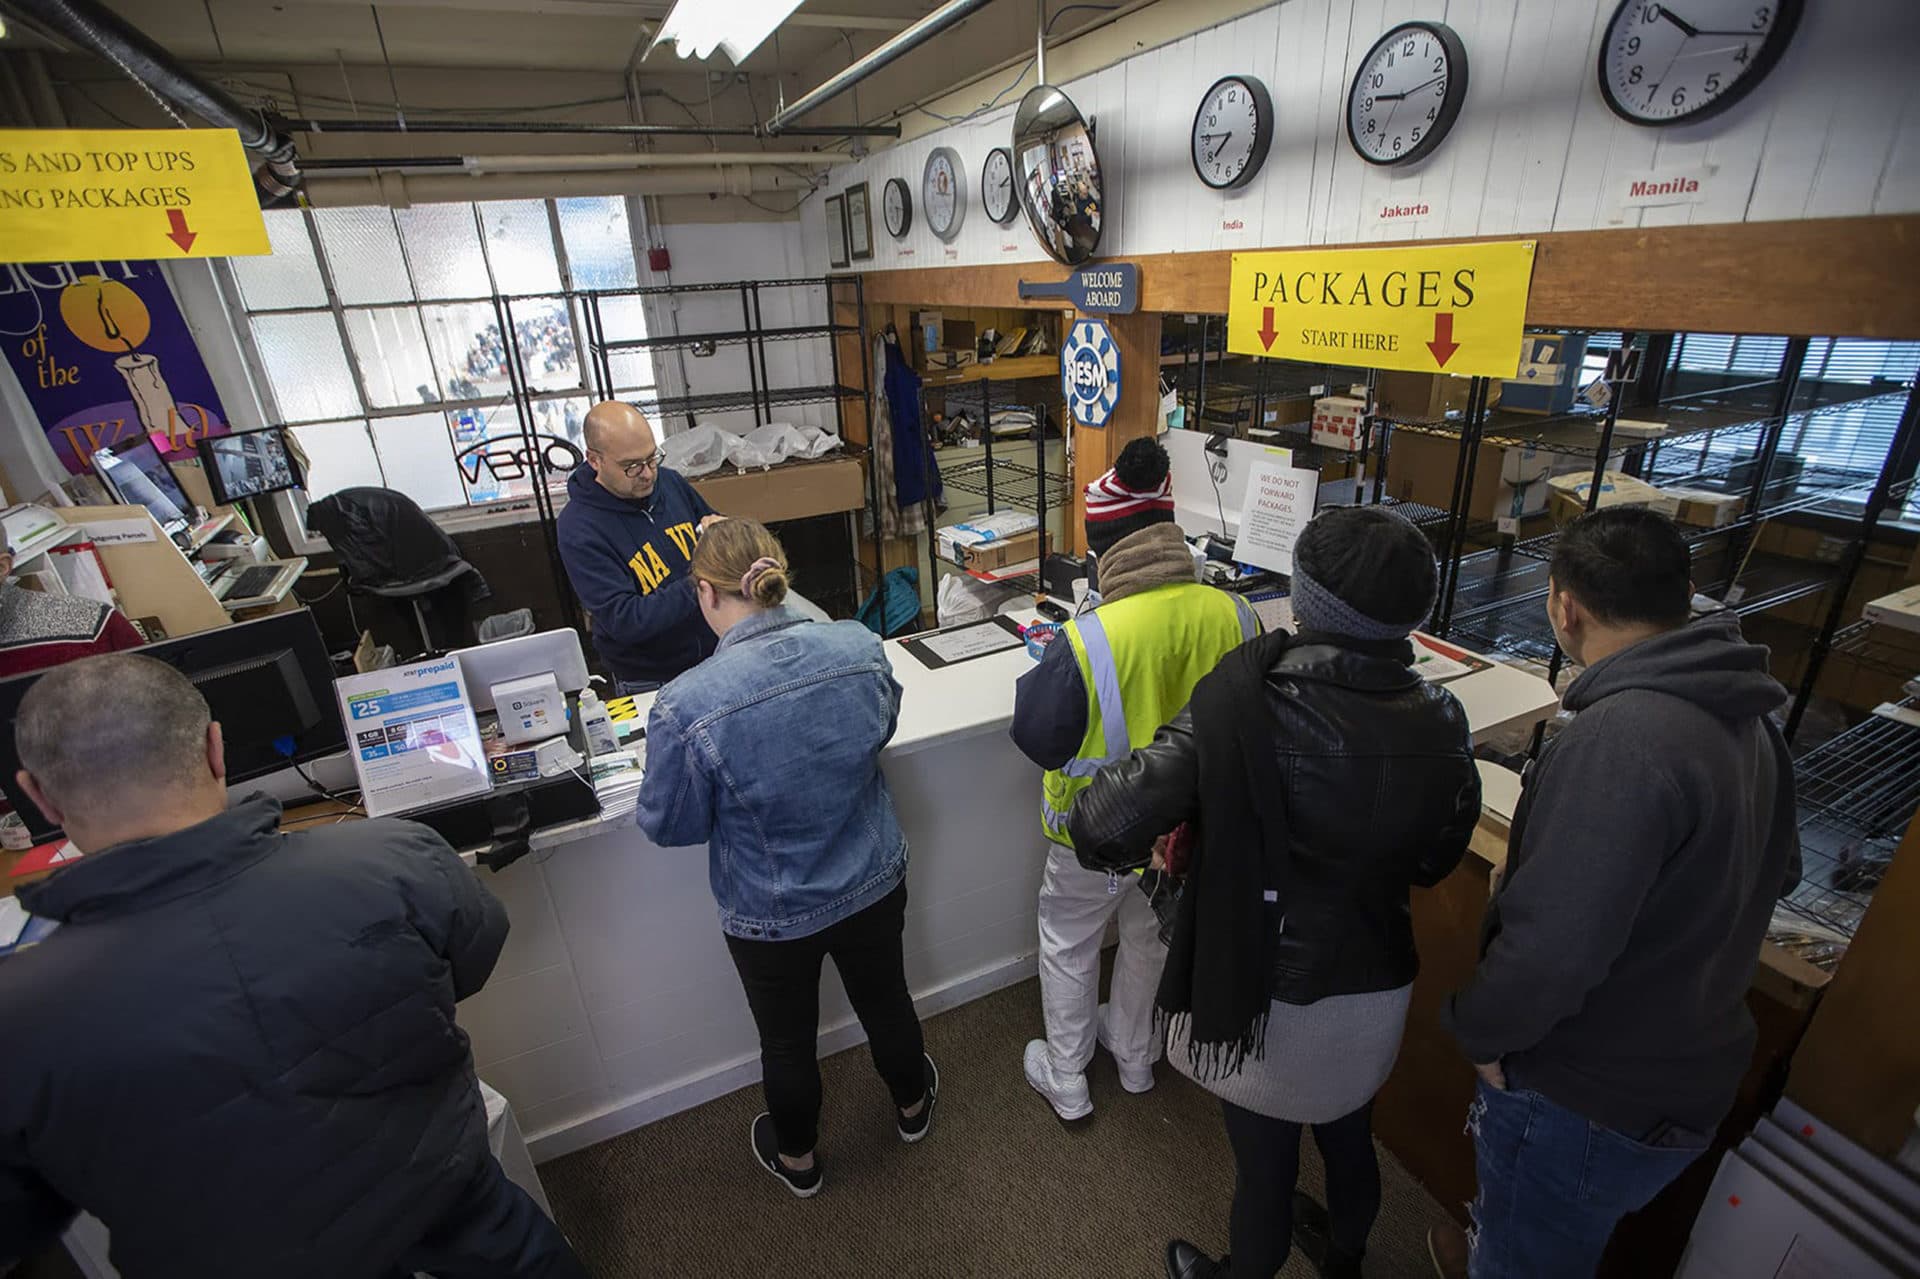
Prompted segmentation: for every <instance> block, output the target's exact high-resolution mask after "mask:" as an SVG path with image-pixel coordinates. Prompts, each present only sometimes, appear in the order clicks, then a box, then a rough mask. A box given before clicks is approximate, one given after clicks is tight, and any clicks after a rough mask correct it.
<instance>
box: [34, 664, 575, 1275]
mask: <svg viewBox="0 0 1920 1279" xmlns="http://www.w3.org/2000/svg"><path fill="white" fill-rule="evenodd" d="M15 733H16V739H17V741H18V745H19V752H20V760H21V763H22V764H24V765H25V771H24V772H23V773H22V774H21V782H22V784H23V785H24V786H25V788H26V789H27V791H28V792H29V793H30V794H31V796H32V797H33V799H34V801H35V802H36V803H37V804H39V806H40V808H41V809H42V810H43V811H44V812H45V813H46V814H47V816H49V817H51V818H53V819H54V820H55V821H59V822H61V823H62V824H64V825H65V827H66V830H67V834H68V836H69V837H70V838H71V839H72V840H73V841H74V844H75V845H76V846H77V847H79V848H81V849H83V850H85V851H86V854H87V855H86V856H85V857H83V858H81V859H80V860H79V861H77V862H73V863H71V864H70V865H68V866H66V867H65V868H63V869H61V870H59V871H56V872H55V873H54V875H53V877H52V878H50V879H48V880H47V881H46V882H44V883H41V884H36V885H33V886H31V887H29V888H25V889H22V890H21V892H20V900H21V903H22V904H23V905H24V906H25V907H26V908H27V909H28V910H29V911H30V912H32V913H33V914H35V915H39V916H44V917H48V918H51V919H55V920H58V921H59V922H60V927H59V928H58V929H57V930H56V931H55V932H54V933H53V934H52V935H51V936H49V937H47V938H46V939H45V940H44V941H42V942H41V943H40V944H39V945H37V946H34V947H32V948H30V949H26V950H22V951H18V952H15V953H14V954H13V955H11V956H9V957H7V958H4V959H0V1026H4V1027H5V1028H6V1029H5V1032H4V1033H5V1036H6V1048H5V1051H4V1052H0V1270H4V1269H6V1266H7V1264H8V1263H10V1262H12V1261H14V1260H16V1259H18V1258H19V1257H21V1256H23V1255H26V1254H28V1253H30V1252H32V1251H33V1250H35V1249H36V1248H38V1247H39V1246H41V1245H43V1244H44V1243H46V1242H47V1241H48V1240H49V1239H50V1238H51V1237H52V1236H53V1234H54V1233H55V1232H57V1231H58V1230H59V1229H60V1228H61V1227H62V1226H64V1225H65V1224H66V1222H67V1221H68V1220H69V1219H70V1218H71V1217H72V1216H73V1215H74V1213H75V1211H76V1210H79V1209H84V1210H86V1211H88V1212H91V1213H93V1214H94V1215H95V1216H97V1217H99V1218H100V1219H101V1220H102V1221H104V1222H105V1223H106V1226H107V1228H108V1230H109V1231H110V1232H111V1233H112V1239H113V1242H112V1259H113V1263H114V1266H115V1267H116V1268H117V1269H118V1270H119V1271H120V1273H121V1274H123V1275H126V1276H128V1279H149V1277H152V1276H159V1277H161V1279H170V1277H172V1276H179V1277H180V1279H258V1277H259V1276H264V1275H274V1276H279V1277H282V1279H362V1277H364V1279H387V1277H388V1276H392V1275H395V1274H411V1273H413V1272H414V1271H416V1270H425V1271H429V1272H431V1273H433V1274H435V1275H438V1276H441V1277H442V1279H481V1277H483V1276H501V1277H503V1279H504V1277H505V1276H509V1275H511V1276H527V1277H534V1276H540V1277H545V1279H576V1277H579V1276H584V1275H585V1273H586V1272H585V1270H584V1269H582V1268H581V1266H580V1263H579V1262H578V1260H577V1259H575V1257H574V1255H573V1253H572V1251H571V1249H569V1248H568V1246H567V1242H566V1240H565V1239H564V1238H563V1237H562V1236H561V1234H560V1232H559V1230H558V1228H557V1227H555V1226H554V1224H553V1223H552V1222H551V1221H550V1220H548V1219H547V1217H546V1216H545V1215H544V1214H543V1213H542V1212H541V1211H540V1209H539V1208H538V1207H537V1206H536V1205H535V1204H534V1202H533V1200H532V1199H530V1198H529V1197H528V1196H527V1195H526V1193H525V1192H523V1191H521V1190H520V1189H519V1188H518V1187H517V1186H515V1185H513V1184H512V1183H511V1182H510V1181H508V1180H507V1178H506V1175H505V1174H504V1173H503V1172H502V1171H501V1169H500V1165H499V1163H498V1161H496V1160H495V1159H494V1157H493V1156H492V1154H490V1153H489V1152H488V1149H487V1132H486V1112H485V1107H484V1106H483V1104H482V1102H481V1100H480V1093H479V1088H478V1085H477V1084H476V1083H475V1080H474V1074H473V1055H472V1053H471V1051H470V1050H469V1049H468V1046H467V1037H466V1035H465V1034H464V1033H463V1032H462V1031H461V1030H460V1028H459V1027H458V1026H457V1025H455V1024H454V1019H453V1006H454V1001H456V1000H458V999H462V998H464V997H465V996H467V995H469V994H471V993H473V992H474V991H476V990H478V989H479V988H480V986H481V984H482V983H484V982H485V981H486V979H487V975H488V974H489V973H490V972H492V971H493V965H494V961H495V960H496V959H498V958H499V955H500V947H501V945H502V943H503V942H505V940H506V936H507V916H506V911H505V910H504V909H502V907H501V906H500V903H499V902H497V901H495V900H494V899H493V897H492V896H491V895H490V894H488V892H487V891H486V890H485V889H484V888H482V887H480V884H479V881H478V880H477V879H476V878H475V877H474V873H473V871H471V870H470V869H468V868H467V867H466V866H465V865H463V864H462V863H461V861H460V859H459V858H458V857H457V856H455V855H454V853H453V850H451V849H450V848H448V847H447V846H446V844H445V843H444V842H443V841H442V840H441V839H440V837H439V836H438V835H435V834H434V833H433V832H432V831H430V830H428V829H427V828H426V827H424V826H417V825H414V824H413V823H411V822H400V821H363V822H346V823H342V824H338V825H333V826H327V827H323V828H321V829H318V830H313V831H306V832H303V833H300V834H292V835H285V834H281V833H280V830H279V826H280V805H279V803H278V801H276V800H273V799H271V798H268V797H267V796H264V795H255V796H252V797H251V798H248V799H246V800H243V801H241V802H240V803H239V804H237V805H235V806H234V807H232V808H229V807H227V787H226V767H225V758H224V751H223V748H222V743H221V737H220V725H219V724H218V723H215V722H211V720H210V717H209V715H208V713H207V704H206V702H205V701H204V700H202V698H201V697H200V694H199V691H198V690H196V689H195V688H194V687H193V685H192V684H191V683H189V682H188V681H187V679H186V677H185V676H183V675H181V674H180V673H179V672H177V671H175V670H173V669H172V668H171V667H169V666H165V665H163V664H161V663H160V662H157V661H154V660H152V659H151V658H145V657H139V656H136V655H134V654H130V653H129V654H115V655H111V656H106V657H92V658H86V659H84V660H82V661H79V662H75V663H73V664H71V665H68V666H63V667H61V668H59V669H58V670H56V671H53V672H52V673H50V674H48V675H45V676H42V677H41V679H40V681H39V682H38V683H37V684H35V685H34V687H33V688H32V689H31V690H29V691H28V693H27V695H26V697H25V698H24V699H23V700H22V702H21V705H20V713H19V716H18V718H17V720H16V721H15Z"/></svg>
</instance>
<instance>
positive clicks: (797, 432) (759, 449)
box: [728, 422, 840, 468]
mask: <svg viewBox="0 0 1920 1279" xmlns="http://www.w3.org/2000/svg"><path fill="white" fill-rule="evenodd" d="M740 440H741V444H740V447H739V450H738V451H739V453H740V455H741V456H742V457H745V458H748V459H750V460H748V461H744V462H740V461H735V462H734V465H736V466H740V467H743V468H744V467H746V466H772V465H773V464H774V463H776V462H785V461H788V460H790V459H793V458H802V459H812V458H816V457H823V456H825V455H826V454H828V453H830V452H832V451H833V450H834V449H837V448H839V447H840V437H839V436H837V435H834V434H831V433H830V432H827V431H823V430H821V429H820V428H819V427H817V426H795V425H794V424H793V423H791V422H769V423H768V424H767V425H765V426H759V427H755V428H754V429H753V430H751V431H748V432H747V433H746V434H745V435H743V436H741V437H740ZM762 457H770V458H771V459H772V460H771V461H761V460H759V459H760V458H762ZM728 460H729V461H733V459H732V458H731V457H729V459H728Z"/></svg>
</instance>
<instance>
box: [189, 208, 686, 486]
mask: <svg viewBox="0 0 1920 1279" xmlns="http://www.w3.org/2000/svg"><path fill="white" fill-rule="evenodd" d="M265 217H266V220H267V233H268V237H269V239H270V240H271V242H272V244H273V253H272V255H271V256H266V257H257V258H233V259H230V260H229V261H228V263H227V265H226V270H227V272H228V275H229V280H230V283H231V285H232V287H233V289H234V290H235V291H236V292H237V294H238V297H239V299H240V302H241V305H242V308H243V309H244V310H245V312H246V316H247V329H248V335H249V336H250V338H251V343H250V344H249V351H248V355H249V359H250V362H251V364H252V366H253V371H254V373H255V375H256V381H257V383H258V385H260V386H261V387H262V388H264V391H265V394H266V398H267V400H268V405H267V407H268V411H269V413H270V414H272V415H273V416H274V417H275V419H276V420H277V421H279V422H282V423H284V424H285V425H287V426H288V427H290V428H291V430H292V432H293V434H294V436H295V438H296V439H297V440H298V441H299V442H300V447H301V448H302V449H303V450H304V451H305V452H306V453H307V455H308V458H309V461H310V466H309V468H308V486H307V487H308V493H309V495H310V496H312V497H321V496H324V495H325V494H327V493H331V492H333V491H334V490H336V489H340V488H346V487H350V486H353V485H377V486H381V487H386V488H392V489H397V490H399V491H400V492H403V493H405V494H407V495H408V496H409V497H412V498H413V499H414V500H415V501H416V502H419V503H420V505H421V506H422V507H424V508H425V509H427V510H430V511H431V510H445V509H449V508H460V507H465V506H477V505H482V504H485V503H488V502H496V501H504V500H510V499H515V498H523V497H526V496H529V495H530V494H531V493H532V484H533V480H532V475H533V474H534V473H535V471H534V469H533V468H530V467H526V466H516V465H515V464H514V463H513V461H512V459H511V458H510V457H506V455H507V454H510V453H511V452H512V449H513V441H515V440H517V439H518V437H519V436H520V433H521V424H520V419H519V414H518V412H517V411H516V408H515V400H514V387H513V378H512V375H511V371H510V369H509V363H510V361H511V358H512V349H511V348H515V347H517V349H518V353H519V357H520V367H521V370H522V372H523V373H524V376H525V379H526V385H525V398H526V402H527V403H528V405H529V407H530V410H531V412H532V415H533V419H534V426H535V429H536V430H537V431H538V432H539V433H541V434H543V435H552V436H556V437H558V438H561V439H565V440H569V441H572V442H574V443H576V444H577V443H578V442H579V439H580V424H581V420H582V419H583V418H584V417H585V415H586V411H587V408H588V405H589V399H588V396H587V382H586V372H587V371H586V368H585V365H584V362H583V360H582V358H581V357H582V350H583V343H582V341H581V334H582V332H583V331H584V328H583V320H582V303H581V301H580V295H581V294H582V293H583V292H585V291H589V290H599V289H621V288H633V287H634V286H635V285H637V284H638V282H639V270H638V266H637V263H636V261H635V240H634V234H633V226H632V224H631V221H630V209H629V205H628V202H627V201H626V200H625V199H623V198H621V197H618V196H607V197H597V196H596V197H580V198H568V199H560V200H551V201H549V200H499V201H491V202H485V203H479V204H434V205H424V206H420V207H417V208H411V209H399V210H391V209H384V208H352V209H317V210H313V209H275V210H269V211H268V212H267V213H266V214H265ZM601 312H602V316H603V320H604V322H605V323H606V325H607V328H608V331H609V336H617V337H621V338H644V337H646V336H647V318H646V313H645V310H644V308H643V307H642V306H641V303H640V299H638V298H613V299H606V300H604V301H603V302H602V305H601ZM503 320H505V321H506V322H507V323H509V324H510V331H511V338H512V341H511V342H509V341H508V340H507V338H506V337H505V336H503V335H504V334H506V333H507V332H508V330H506V329H503V327H502V324H503ZM614 372H615V381H616V383H617V387H616V389H617V391H618V393H619V394H620V395H621V396H622V397H623V398H632V399H647V398H651V397H652V396H654V395H656V394H657V389H656V384H655V374H654V365H653V361H652V358H651V356H650V355H649V354H648V352H646V351H645V350H640V351H629V352H623V354H622V360H621V362H620V366H619V367H618V368H617V369H616V370H615V371H614ZM492 441H499V444H498V445H497V446H494V445H490V442H492ZM503 458H504V459H505V460H504V462H503Z"/></svg>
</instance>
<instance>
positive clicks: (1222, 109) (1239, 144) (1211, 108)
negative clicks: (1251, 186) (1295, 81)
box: [1193, 75, 1273, 191]
mask: <svg viewBox="0 0 1920 1279" xmlns="http://www.w3.org/2000/svg"><path fill="white" fill-rule="evenodd" d="M1272 144H1273V99H1272V98H1271V97H1269V96H1268V94H1267V86H1266V85H1264V84H1262V83H1260V81H1258V80H1256V79H1254V78H1253V77H1252V76H1240V75H1230V76H1223V77H1222V78H1220V79H1219V80H1216V81H1215V82H1214V85H1213V87H1212V88H1211V89H1208V90H1207V91H1206V93H1205V94H1204V95H1203V96H1202V97H1201V99H1200V109H1199V110H1198V111H1196V112H1194V113H1193V171H1194V173H1196V174H1197V175H1199V178H1200V180H1201V181H1202V182H1204V183H1206V184H1207V185H1208V186H1210V187H1212V188H1213V189H1214V190H1216V191H1232V190H1234V189H1235V188H1236V187H1243V186H1245V185H1247V183H1249V182H1251V181H1253V175H1254V174H1256V173H1258V172H1260V166H1261V165H1263V164H1265V163H1266V162H1267V148H1268V147H1270V146H1271V145H1272Z"/></svg>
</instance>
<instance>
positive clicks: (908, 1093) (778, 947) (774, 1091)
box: [727, 882, 927, 1157]
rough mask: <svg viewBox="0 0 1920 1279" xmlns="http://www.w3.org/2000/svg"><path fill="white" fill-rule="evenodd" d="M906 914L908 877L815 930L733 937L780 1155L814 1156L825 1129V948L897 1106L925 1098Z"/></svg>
mask: <svg viewBox="0 0 1920 1279" xmlns="http://www.w3.org/2000/svg"><path fill="white" fill-rule="evenodd" d="M906 914H907V886H906V884H905V883H904V882H903V883H902V884H901V885H900V886H899V887H898V888H896V889H894V890H893V891H892V892H890V893H888V894H887V895H886V896H885V897H882V898H881V899H880V900H879V901H877V902H875V903H874V904H873V905H871V906H869V907H867V908H866V909H865V910H863V911H861V912H860V913H859V914H857V915H853V916H850V917H849V918H846V919H843V920H841V921H840V922H839V923H837V924H834V925H833V926H831V927H829V928H826V929H823V930H821V931H820V932H817V933H814V934H813V935H812V936H809V937H801V938H798V939H796V940H794V941H744V940H742V939H741V938H738V937H728V938H727V949H728V950H729V951H731V952H732V954H733V966H734V967H735V968H737V969H738V970H739V972H740V984H741V985H742V986H744V987H745V988H746V991H747V1004H748V1006H749V1007H751V1008H752V1009H753V1022H754V1025H755V1026H757V1027H758V1028H759V1030H760V1072H761V1087H762V1088H763V1089H764V1090H765V1092H766V1096H767V1110H768V1111H769V1112H770V1113H771V1114H772V1115H773V1131H774V1135H775V1136H776V1137H777V1138H778V1139H779V1143H780V1153H781V1154H783V1155H791V1156H796V1157H797V1156H800V1155H805V1154H809V1153H811V1152H812V1150H813V1146H814V1142H815V1141H816V1140H817V1139H818V1137H819V1132H820V1048H819V1040H820V962H821V961H822V960H823V959H825V958H826V957H827V956H829V955H831V956H833V966H834V968H836V969H837V970H839V973H840V984H841V985H842V986H844V987H846V991H847V1000H848V1002H849V1003H851V1004H852V1005H853V1011H854V1013H855V1014H856V1015H857V1016H858V1017H859V1018H860V1025H861V1026H862V1027H863V1028H865V1030H866V1032H867V1048H868V1050H869V1051H871V1052H872V1054H873V1065H874V1069H876V1070H878V1071H879V1072H880V1078H881V1079H883V1080H885V1081H886V1085H887V1091H888V1092H890V1093H892V1094H893V1101H894V1104H895V1105H896V1106H898V1107H900V1109H902V1110H905V1109H906V1108H907V1107H909V1106H913V1105H916V1104H918V1103H919V1102H920V1101H922V1100H923V1099H924V1098H925V1097H926V1091H927V1068H926V1061H925V1057H924V1053H925V1051H926V1049H925V1047H924V1045H923V1044H922V1042H921V1038H920V1019H919V1017H918V1016H917V1015H916V1014H915V1013H914V1011H913V996H912V995H910V994H908V993H907V969H906V959H905V956H904V955H903V954H902V953H901V948H900V935H901V932H902V931H903V929H904V928H905V927H906Z"/></svg>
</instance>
